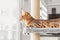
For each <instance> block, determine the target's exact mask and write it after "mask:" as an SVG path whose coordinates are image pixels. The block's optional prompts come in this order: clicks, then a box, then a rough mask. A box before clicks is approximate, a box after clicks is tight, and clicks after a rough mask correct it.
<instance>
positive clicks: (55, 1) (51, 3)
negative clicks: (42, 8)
mask: <svg viewBox="0 0 60 40" xmlns="http://www.w3.org/2000/svg"><path fill="white" fill-rule="evenodd" d="M52 8H56V13H57V14H59V13H60V0H48V14H51V12H52Z"/></svg>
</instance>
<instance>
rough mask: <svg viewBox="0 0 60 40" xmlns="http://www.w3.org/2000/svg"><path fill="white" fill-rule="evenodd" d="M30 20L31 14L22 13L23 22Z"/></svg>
mask: <svg viewBox="0 0 60 40" xmlns="http://www.w3.org/2000/svg"><path fill="white" fill-rule="evenodd" d="M30 18H31V15H30V13H28V12H27V11H22V15H21V17H20V20H21V21H25V20H29V19H30Z"/></svg>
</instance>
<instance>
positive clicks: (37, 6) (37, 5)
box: [31, 0, 40, 40]
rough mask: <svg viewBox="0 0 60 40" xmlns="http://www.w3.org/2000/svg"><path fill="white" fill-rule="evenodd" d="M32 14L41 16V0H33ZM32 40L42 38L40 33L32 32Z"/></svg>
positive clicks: (35, 16)
mask: <svg viewBox="0 0 60 40" xmlns="http://www.w3.org/2000/svg"><path fill="white" fill-rule="evenodd" d="M31 15H32V16H33V17H34V18H37V19H39V18H40V0H31ZM31 40H40V33H31Z"/></svg>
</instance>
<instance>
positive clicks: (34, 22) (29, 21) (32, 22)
mask: <svg viewBox="0 0 60 40" xmlns="http://www.w3.org/2000/svg"><path fill="white" fill-rule="evenodd" d="M20 20H22V21H24V22H25V24H26V27H27V28H29V27H36V28H59V27H60V22H59V20H60V18H58V19H51V20H41V19H35V18H33V17H32V16H31V15H30V13H28V12H26V11H24V12H22V15H21V18H20Z"/></svg>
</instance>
